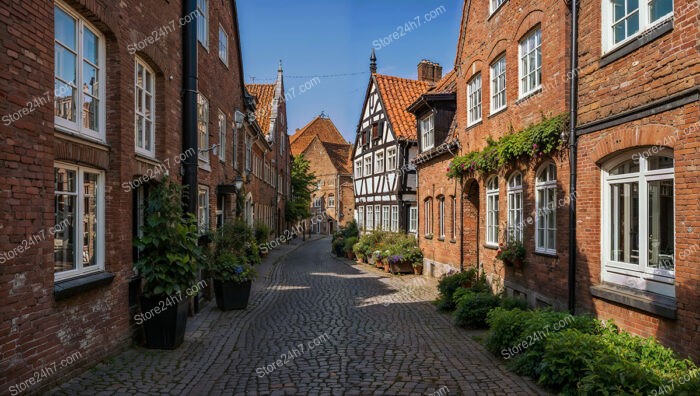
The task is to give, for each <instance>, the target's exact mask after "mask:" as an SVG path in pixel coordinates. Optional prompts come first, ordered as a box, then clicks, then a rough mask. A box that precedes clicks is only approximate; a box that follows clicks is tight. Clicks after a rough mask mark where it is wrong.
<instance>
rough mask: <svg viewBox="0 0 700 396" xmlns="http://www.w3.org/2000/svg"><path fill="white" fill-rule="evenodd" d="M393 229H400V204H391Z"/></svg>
mask: <svg viewBox="0 0 700 396" xmlns="http://www.w3.org/2000/svg"><path fill="white" fill-rule="evenodd" d="M391 231H392V232H397V231H399V206H398V205H391Z"/></svg>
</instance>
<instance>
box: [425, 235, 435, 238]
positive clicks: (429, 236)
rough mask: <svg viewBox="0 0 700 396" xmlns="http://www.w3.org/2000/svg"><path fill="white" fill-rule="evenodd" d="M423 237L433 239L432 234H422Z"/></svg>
mask: <svg viewBox="0 0 700 396" xmlns="http://www.w3.org/2000/svg"><path fill="white" fill-rule="evenodd" d="M423 239H433V236H432V235H423Z"/></svg>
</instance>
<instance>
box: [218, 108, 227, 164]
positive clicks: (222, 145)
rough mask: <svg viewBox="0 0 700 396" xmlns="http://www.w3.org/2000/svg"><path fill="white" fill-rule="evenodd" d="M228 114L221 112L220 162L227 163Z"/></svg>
mask: <svg viewBox="0 0 700 396" xmlns="http://www.w3.org/2000/svg"><path fill="white" fill-rule="evenodd" d="M226 140H227V139H226V114H224V112H222V111H221V110H219V148H218V150H217V151H218V152H219V160H220V161H221V162H226Z"/></svg>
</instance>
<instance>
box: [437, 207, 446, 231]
mask: <svg viewBox="0 0 700 396" xmlns="http://www.w3.org/2000/svg"><path fill="white" fill-rule="evenodd" d="M437 200H438V237H440V238H441V239H445V197H444V196H440V197H438V199H437Z"/></svg>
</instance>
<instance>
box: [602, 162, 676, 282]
mask: <svg viewBox="0 0 700 396" xmlns="http://www.w3.org/2000/svg"><path fill="white" fill-rule="evenodd" d="M672 155H673V154H672V152H671V151H670V150H668V149H665V150H663V151H662V152H661V153H660V155H657V156H654V157H638V158H635V157H630V156H628V155H625V156H623V157H621V158H620V157H619V158H616V159H615V160H613V161H611V162H610V163H609V164H608V166H607V167H605V169H604V173H603V178H604V192H603V194H604V197H605V198H604V199H603V224H604V227H603V230H604V234H605V235H604V236H603V264H604V270H605V274H604V280H607V281H611V282H617V283H622V284H624V285H626V286H631V287H636V288H642V289H646V290H649V291H652V292H656V293H661V294H667V295H673V293H674V289H673V287H672V286H669V284H673V280H674V277H675V231H674V224H675V223H674V222H675V203H674V195H675V194H674V191H675V189H674V165H673V156H672ZM633 158H634V159H633Z"/></svg>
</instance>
